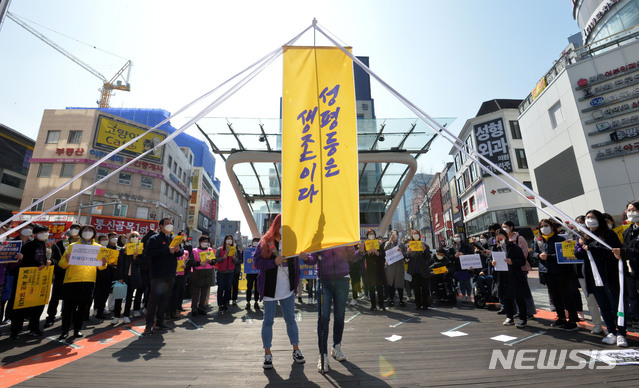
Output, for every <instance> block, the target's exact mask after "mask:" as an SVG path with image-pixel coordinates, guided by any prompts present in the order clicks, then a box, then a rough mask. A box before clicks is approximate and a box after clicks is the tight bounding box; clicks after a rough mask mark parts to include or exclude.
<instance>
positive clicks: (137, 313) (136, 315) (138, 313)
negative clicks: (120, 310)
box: [133, 310, 141, 318]
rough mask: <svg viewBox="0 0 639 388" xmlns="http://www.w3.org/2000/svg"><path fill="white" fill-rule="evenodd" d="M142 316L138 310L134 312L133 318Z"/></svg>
mask: <svg viewBox="0 0 639 388" xmlns="http://www.w3.org/2000/svg"><path fill="white" fill-rule="evenodd" d="M140 315H141V314H140V312H139V311H138V310H133V318H137V317H139V316H140Z"/></svg>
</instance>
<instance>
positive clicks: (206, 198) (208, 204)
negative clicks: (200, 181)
mask: <svg viewBox="0 0 639 388" xmlns="http://www.w3.org/2000/svg"><path fill="white" fill-rule="evenodd" d="M200 211H201V212H202V213H204V215H206V216H207V217H209V218H211V219H215V218H214V217H213V215H214V212H213V199H212V198H211V196H210V195H209V194H208V193H207V192H206V191H204V190H200Z"/></svg>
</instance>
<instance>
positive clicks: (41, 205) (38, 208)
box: [31, 198, 44, 212]
mask: <svg viewBox="0 0 639 388" xmlns="http://www.w3.org/2000/svg"><path fill="white" fill-rule="evenodd" d="M39 199H40V198H33V199H31V203H34V202H36V201H37V200H39ZM43 209H44V201H42V202H40V203H39V204H37V205H36V206H33V207H32V208H31V211H32V212H41V211H42V210H43Z"/></svg>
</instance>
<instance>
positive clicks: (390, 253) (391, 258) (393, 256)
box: [374, 240, 404, 265]
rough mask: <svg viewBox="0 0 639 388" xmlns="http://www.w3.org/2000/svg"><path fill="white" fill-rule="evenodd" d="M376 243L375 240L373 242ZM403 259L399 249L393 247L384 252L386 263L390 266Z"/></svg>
mask: <svg viewBox="0 0 639 388" xmlns="http://www.w3.org/2000/svg"><path fill="white" fill-rule="evenodd" d="M374 241H377V240H374ZM403 258H404V254H403V253H402V251H401V250H400V249H399V247H393V248H391V249H389V250H387V251H386V263H387V264H388V265H391V264H393V263H396V262H398V261H400V260H402V259H403Z"/></svg>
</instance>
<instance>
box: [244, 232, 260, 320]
mask: <svg viewBox="0 0 639 388" xmlns="http://www.w3.org/2000/svg"><path fill="white" fill-rule="evenodd" d="M259 243H260V239H259V238H257V237H255V238H254V239H253V241H252V242H251V247H252V248H257V245H258V244H259ZM251 295H253V300H255V304H254V305H253V308H254V309H255V310H259V309H260V304H259V303H258V300H259V295H258V293H257V274H256V273H249V274H246V309H247V310H250V308H251Z"/></svg>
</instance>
